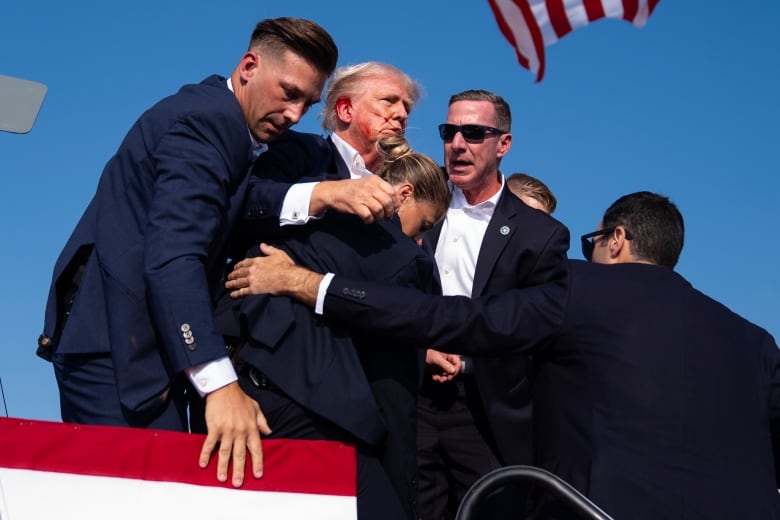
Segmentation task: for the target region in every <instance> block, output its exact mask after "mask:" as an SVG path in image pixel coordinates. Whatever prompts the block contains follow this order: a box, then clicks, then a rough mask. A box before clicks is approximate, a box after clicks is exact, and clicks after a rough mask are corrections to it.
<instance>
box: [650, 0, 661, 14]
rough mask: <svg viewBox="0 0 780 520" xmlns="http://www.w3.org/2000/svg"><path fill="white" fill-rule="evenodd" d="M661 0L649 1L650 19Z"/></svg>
mask: <svg viewBox="0 0 780 520" xmlns="http://www.w3.org/2000/svg"><path fill="white" fill-rule="evenodd" d="M660 1H661V0H648V2H647V17H648V18H650V15H651V14H653V10H654V9H655V6H657V5H658V2H660Z"/></svg>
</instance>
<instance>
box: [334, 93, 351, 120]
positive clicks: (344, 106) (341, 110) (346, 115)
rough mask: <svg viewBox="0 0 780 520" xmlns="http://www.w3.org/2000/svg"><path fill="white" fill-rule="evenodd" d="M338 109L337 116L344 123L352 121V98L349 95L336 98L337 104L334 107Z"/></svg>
mask: <svg viewBox="0 0 780 520" xmlns="http://www.w3.org/2000/svg"><path fill="white" fill-rule="evenodd" d="M333 109H334V110H335V111H336V117H338V118H339V120H340V121H342V122H344V123H347V124H349V123H351V122H352V100H351V99H349V98H348V97H347V96H341V97H340V98H338V99H337V100H336V105H335V106H334V107H333Z"/></svg>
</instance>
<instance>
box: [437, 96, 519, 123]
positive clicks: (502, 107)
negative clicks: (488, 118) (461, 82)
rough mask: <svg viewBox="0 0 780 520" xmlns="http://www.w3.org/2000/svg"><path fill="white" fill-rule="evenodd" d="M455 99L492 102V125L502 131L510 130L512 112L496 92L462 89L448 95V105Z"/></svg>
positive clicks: (455, 100)
mask: <svg viewBox="0 0 780 520" xmlns="http://www.w3.org/2000/svg"><path fill="white" fill-rule="evenodd" d="M457 101H487V102H489V103H492V104H493V106H494V107H495V110H496V116H495V120H494V121H493V126H495V127H496V128H498V129H499V130H501V131H502V132H506V133H510V132H511V131H512V112H511V111H510V110H509V103H507V102H506V101H505V100H504V98H502V97H501V96H499V95H498V94H494V93H492V92H488V91H487V90H464V91H463V92H460V93H458V94H454V95H453V96H452V97H450V103H449V104H450V105H452V104H453V103H455V102H457Z"/></svg>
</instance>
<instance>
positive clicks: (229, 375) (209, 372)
mask: <svg viewBox="0 0 780 520" xmlns="http://www.w3.org/2000/svg"><path fill="white" fill-rule="evenodd" d="M184 372H186V374H187V377H189V378H190V381H191V382H192V385H193V386H194V387H195V390H197V391H198V393H199V394H200V396H201V397H203V396H205V395H206V394H210V393H211V392H213V391H214V390H219V389H220V388H222V387H223V386H227V385H229V384H230V383H232V382H233V381H237V380H238V376H236V369H235V368H233V363H231V362H230V358H229V357H227V356H225V357H223V358H219V359H217V360H216V361H209V362H208V363H202V364H200V365H196V366H194V367H190V368H187V369H185V370H184Z"/></svg>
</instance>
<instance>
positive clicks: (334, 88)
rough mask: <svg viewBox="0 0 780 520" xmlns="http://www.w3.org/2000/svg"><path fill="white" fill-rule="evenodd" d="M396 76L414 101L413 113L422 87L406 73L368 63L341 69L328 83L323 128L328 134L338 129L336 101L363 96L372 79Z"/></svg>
mask: <svg viewBox="0 0 780 520" xmlns="http://www.w3.org/2000/svg"><path fill="white" fill-rule="evenodd" d="M387 76H394V77H397V78H400V79H401V81H402V82H403V83H404V84H405V85H406V93H407V94H408V95H409V98H410V99H411V100H412V106H410V107H409V112H411V111H412V108H413V107H414V104H415V103H416V102H417V100H418V99H420V85H418V84H417V82H416V81H414V80H413V79H412V78H411V77H409V76H408V75H407V74H406V73H405V72H403V71H401V70H400V69H397V68H396V67H393V66H392V65H388V64H386V63H380V62H378V61H368V62H365V63H358V64H357V65H350V66H347V67H339V68H338V69H336V72H335V73H334V74H333V77H332V78H331V79H330V81H329V82H328V87H327V88H326V89H325V106H324V107H323V108H322V112H321V113H320V116H321V117H322V128H323V129H324V130H325V131H326V132H333V130H335V128H336V101H338V100H339V98H342V97H348V98H354V97H357V96H358V95H360V94H362V93H363V92H364V91H365V90H366V88H367V87H368V85H369V82H370V81H371V79H372V78H378V77H387Z"/></svg>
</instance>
